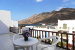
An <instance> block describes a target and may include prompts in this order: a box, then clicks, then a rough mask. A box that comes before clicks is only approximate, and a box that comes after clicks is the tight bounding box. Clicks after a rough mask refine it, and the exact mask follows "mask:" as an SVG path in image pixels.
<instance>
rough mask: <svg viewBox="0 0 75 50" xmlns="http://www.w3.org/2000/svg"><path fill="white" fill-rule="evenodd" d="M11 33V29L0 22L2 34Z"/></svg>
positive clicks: (0, 32)
mask: <svg viewBox="0 0 75 50" xmlns="http://www.w3.org/2000/svg"><path fill="white" fill-rule="evenodd" d="M3 33H9V27H8V26H7V25H5V24H4V23H3V22H2V21H1V20H0V34H3Z"/></svg>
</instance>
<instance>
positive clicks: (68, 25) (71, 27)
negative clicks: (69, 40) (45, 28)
mask: <svg viewBox="0 0 75 50" xmlns="http://www.w3.org/2000/svg"><path fill="white" fill-rule="evenodd" d="M58 30H64V31H69V33H72V32H73V31H75V20H58Z"/></svg>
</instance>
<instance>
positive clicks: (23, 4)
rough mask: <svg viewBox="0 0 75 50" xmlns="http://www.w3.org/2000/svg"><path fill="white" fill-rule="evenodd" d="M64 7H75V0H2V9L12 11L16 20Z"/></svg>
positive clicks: (0, 3)
mask: <svg viewBox="0 0 75 50" xmlns="http://www.w3.org/2000/svg"><path fill="white" fill-rule="evenodd" d="M62 8H75V0H0V10H6V11H11V19H12V20H14V21H20V20H24V19H27V18H29V17H31V16H33V15H35V14H40V13H43V12H51V11H52V10H56V11H59V10H60V9H62Z"/></svg>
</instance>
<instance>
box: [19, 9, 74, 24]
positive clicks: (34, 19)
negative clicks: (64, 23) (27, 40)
mask: <svg viewBox="0 0 75 50" xmlns="http://www.w3.org/2000/svg"><path fill="white" fill-rule="evenodd" d="M58 19H61V20H66V19H75V9H73V8H62V9H61V10H59V11H54V10H53V11H51V12H43V13H41V14H35V15H33V16H31V17H29V18H28V19H25V20H21V21H19V24H39V23H46V24H49V23H57V21H58Z"/></svg>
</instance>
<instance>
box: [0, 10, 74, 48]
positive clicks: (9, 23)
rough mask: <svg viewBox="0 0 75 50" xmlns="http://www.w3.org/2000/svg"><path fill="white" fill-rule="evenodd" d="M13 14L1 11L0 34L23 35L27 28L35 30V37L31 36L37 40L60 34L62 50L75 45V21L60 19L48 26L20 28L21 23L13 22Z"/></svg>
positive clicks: (42, 24)
mask: <svg viewBox="0 0 75 50" xmlns="http://www.w3.org/2000/svg"><path fill="white" fill-rule="evenodd" d="M53 12H55V11H52V12H51V13H53ZM73 12H74V11H73ZM11 13H12V12H10V11H5V10H0V28H1V29H0V34H7V33H10V32H11V33H23V30H24V29H25V27H27V28H28V29H29V28H30V29H31V30H33V29H34V30H33V32H32V34H33V35H31V36H32V37H35V38H39V37H40V38H42V37H44V38H45V37H48V36H49V35H50V36H52V35H55V36H57V33H59V34H58V36H59V37H60V38H61V40H60V42H61V43H63V44H64V46H63V44H59V46H61V47H62V48H63V47H69V46H66V45H67V44H72V45H73V46H74V44H75V43H74V42H75V41H74V39H75V38H74V35H75V34H74V33H75V20H74V19H69V20H68V19H67V20H61V19H58V20H57V22H56V23H51V24H46V23H42V22H40V24H41V26H21V28H20V26H18V24H19V23H18V22H19V21H13V20H11ZM8 18H9V19H8ZM48 22H49V21H48ZM37 23H38V22H37ZM23 24H24V23H23ZM21 25H22V24H21ZM24 25H25V24H24ZM41 31H42V32H41ZM36 32H37V34H36ZM53 32H54V33H53ZM42 33H43V34H42ZM62 34H63V35H62ZM38 36H39V37H38ZM63 41H65V42H63ZM60 42H59V43H60ZM66 42H67V43H66ZM73 46H72V47H73ZM72 47H71V48H69V49H74V47H73V48H72ZM67 49H68V48H67Z"/></svg>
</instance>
